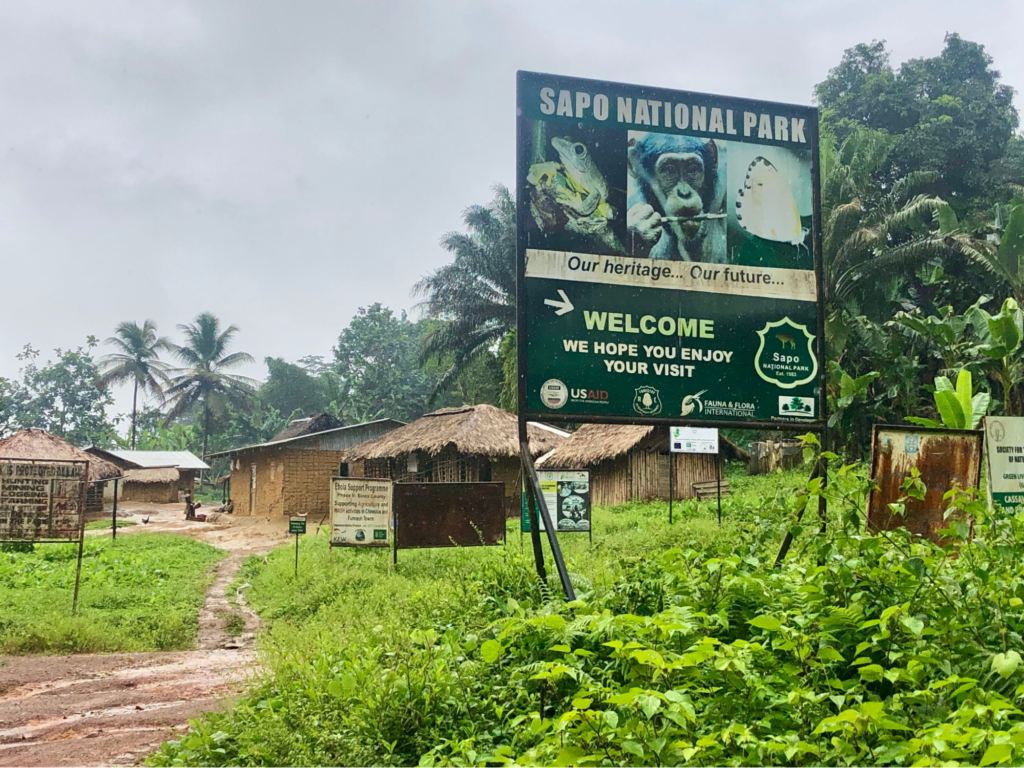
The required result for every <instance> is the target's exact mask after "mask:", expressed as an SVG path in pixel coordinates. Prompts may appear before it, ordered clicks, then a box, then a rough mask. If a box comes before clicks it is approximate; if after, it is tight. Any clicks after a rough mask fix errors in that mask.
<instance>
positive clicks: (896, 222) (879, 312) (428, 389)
mask: <svg viewBox="0 0 1024 768" xmlns="http://www.w3.org/2000/svg"><path fill="white" fill-rule="evenodd" d="M1013 95H1014V90H1013V89H1012V88H1011V87H1010V86H1009V85H1007V84H1005V83H1002V82H1001V81H1000V74H999V72H998V71H997V70H996V69H994V68H993V61H992V59H991V57H989V56H988V54H986V52H985V50H984V47H983V46H982V45H980V44H978V43H974V42H971V41H968V40H964V39H962V38H961V37H960V36H959V35H956V34H950V35H948V36H947V37H946V40H945V45H944V48H943V50H942V52H941V53H940V54H939V55H938V56H935V57H932V58H921V59H912V60H909V61H906V62H904V63H903V64H902V65H900V66H898V67H894V66H893V64H892V63H891V62H890V59H889V54H888V52H887V50H886V48H885V44H884V42H882V41H874V42H871V43H866V44H861V45H858V46H856V47H854V48H852V49H850V50H848V51H846V53H845V54H844V56H843V58H842V60H841V61H840V62H839V64H838V65H837V66H836V67H835V68H834V69H832V70H831V71H830V72H829V73H828V75H827V77H826V78H825V79H824V80H823V81H822V82H821V83H819V84H818V85H817V86H816V88H815V90H814V98H815V101H816V102H817V104H818V106H819V107H820V109H821V116H822V147H821V174H822V209H823V211H822V212H823V216H822V224H823V242H824V248H823V259H824V269H825V286H826V301H827V325H826V337H827V341H828V354H829V358H830V360H829V362H828V366H829V367H828V396H829V408H830V423H831V425H832V426H833V427H835V429H834V430H833V435H834V441H835V446H834V447H836V448H839V449H841V450H843V451H844V452H845V453H846V454H847V455H849V456H851V457H857V456H859V455H861V454H862V453H863V451H864V450H865V444H866V437H867V435H868V434H869V431H870V426H871V424H872V423H877V422H890V423H892V422H895V423H900V422H903V421H904V420H906V419H908V418H912V419H917V420H921V419H929V420H936V421H942V422H944V423H950V418H952V417H951V416H949V414H947V413H945V412H944V411H945V410H947V409H946V408H944V404H945V403H946V399H944V395H942V392H943V391H944V390H947V388H949V387H950V386H951V382H952V381H955V380H956V379H957V376H958V374H959V373H960V372H961V371H967V372H969V373H970V374H971V378H970V382H971V383H970V388H971V390H972V391H971V393H970V394H971V395H984V394H988V395H990V396H991V397H990V398H989V399H987V400H985V408H986V409H990V410H991V412H995V413H1010V414H1021V413H1024V391H1022V389H1021V378H1022V375H1024V348H1022V338H1024V332H1022V311H1021V309H1020V308H1019V303H1020V302H1022V301H1024V259H1022V257H1024V136H1022V135H1021V134H1019V133H1018V128H1019V116H1018V113H1017V111H1016V109H1015V108H1014V106H1013ZM463 219H464V223H465V231H462V232H451V233H448V234H446V235H444V236H443V237H442V238H441V246H442V248H444V249H445V250H447V251H448V252H449V253H450V254H451V256H452V259H451V261H450V263H448V264H446V265H445V266H443V267H441V268H439V269H437V270H436V271H434V272H433V273H431V274H429V275H426V276H425V277H424V278H423V279H422V280H421V281H420V282H419V283H418V284H417V285H416V286H414V288H413V296H414V298H415V299H416V300H417V302H418V305H417V308H418V310H420V312H419V314H420V315H421V317H420V319H416V320H414V319H411V318H410V317H408V316H407V315H406V313H405V312H396V311H394V310H392V309H390V308H388V307H385V306H382V305H381V304H380V303H372V304H369V305H367V306H365V307H362V308H360V309H359V311H358V312H357V314H356V315H355V316H354V317H353V318H352V319H351V320H350V321H349V323H348V324H347V325H346V326H345V327H344V328H342V329H340V331H339V334H338V338H337V342H336V344H335V345H334V347H333V348H332V349H331V350H329V351H328V350H310V354H309V355H307V356H306V357H302V358H300V359H298V360H296V361H294V362H292V361H288V360H285V359H283V358H280V357H267V358H266V359H265V360H264V362H265V365H266V368H267V375H266V378H265V379H264V380H262V381H255V380H252V379H249V378H246V377H244V376H240V375H239V374H238V373H237V369H238V367H239V366H240V365H242V364H244V363H247V362H251V358H250V357H249V356H248V355H247V354H245V353H244V352H242V351H239V350H238V349H237V348H238V347H244V346H245V344H244V336H243V335H242V333H241V331H240V330H239V329H238V328H236V327H235V326H232V325H225V324H224V323H223V322H222V321H221V320H220V319H219V318H217V317H215V316H213V315H212V314H208V313H204V314H202V315H200V316H199V317H197V318H195V319H194V320H193V321H192V322H191V323H186V324H183V325H179V326H178V327H177V339H178V340H177V341H175V340H172V339H170V338H168V337H162V336H158V335H157V328H156V326H155V324H154V323H152V322H151V321H148V320H147V321H145V322H144V323H143V324H142V325H139V324H138V323H135V322H125V323H122V324H121V325H119V326H118V327H117V328H116V329H115V331H114V334H113V335H112V336H111V337H110V338H109V339H107V340H106V341H105V342H103V343H102V344H101V342H100V341H99V339H97V338H96V337H93V336H90V337H88V338H87V339H86V340H85V341H84V343H83V344H82V346H78V347H75V348H73V349H57V350H54V351H53V353H52V354H51V355H42V354H41V353H40V352H39V350H37V349H35V348H33V347H32V346H30V345H26V346H25V347H24V350H23V351H22V353H20V354H19V355H18V360H19V363H20V372H19V375H18V376H17V377H13V378H10V379H4V378H0V436H3V435H5V434H9V433H10V432H11V431H13V430H16V429H19V428H22V427H28V426H37V427H42V428H44V429H47V430H49V431H50V432H53V433H54V434H57V435H59V436H62V437H65V438H66V439H68V440H70V441H72V442H74V443H76V444H79V445H87V444H96V445H101V446H113V445H125V446H132V445H134V446H135V447H138V448H166V449H176V448H189V449H191V450H193V451H195V452H196V453H203V454H205V453H210V452H214V451H216V450H220V449H225V448H229V447H232V446H236V445H240V444H248V443H254V442H260V441H263V440H266V439H268V438H270V437H271V436H272V435H274V434H275V433H276V432H278V431H279V430H280V429H282V428H283V427H284V426H285V425H286V424H287V422H288V421H289V419H292V418H295V417H299V416H305V415H309V414H312V413H317V412H328V413H331V414H333V415H335V416H337V417H338V418H340V419H341V420H342V421H344V422H345V423H357V422H360V421H365V420H370V419H377V418H384V417H390V418H396V419H401V420H410V419H413V418H415V417H417V416H419V415H420V414H422V413H424V412H426V411H428V410H430V409H432V408H435V407H441V406H446V405H456V404H461V403H492V404H499V405H501V406H503V407H506V408H514V405H515V335H514V330H513V326H514V322H515V203H514V198H513V195H512V193H510V192H509V190H507V189H506V188H504V187H502V186H497V187H495V193H494V198H493V200H492V201H490V202H489V203H488V204H486V205H479V206H472V207H470V208H469V209H467V210H466V211H465V213H464V216H463ZM44 358H45V359H44ZM961 381H964V379H961ZM116 385H125V386H129V387H132V390H133V408H132V411H131V413H128V414H123V415H117V416H111V415H110V413H109V411H110V408H111V405H112V403H113V398H112V397H111V394H110V387H112V386H116ZM979 402H980V401H979ZM961 416H962V414H961ZM968 420H969V419H968Z"/></svg>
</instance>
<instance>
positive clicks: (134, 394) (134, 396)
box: [132, 379, 139, 451]
mask: <svg viewBox="0 0 1024 768" xmlns="http://www.w3.org/2000/svg"><path fill="white" fill-rule="evenodd" d="M138 399H139V380H138V379H136V380H135V391H134V392H132V450H133V451H134V450H135V414H136V413H137V410H136V403H137V402H138Z"/></svg>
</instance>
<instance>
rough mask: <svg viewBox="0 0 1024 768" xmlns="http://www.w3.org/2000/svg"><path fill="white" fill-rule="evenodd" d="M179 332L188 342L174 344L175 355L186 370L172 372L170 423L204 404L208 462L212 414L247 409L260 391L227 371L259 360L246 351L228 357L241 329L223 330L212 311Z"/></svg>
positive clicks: (172, 348) (169, 396) (169, 387)
mask: <svg viewBox="0 0 1024 768" xmlns="http://www.w3.org/2000/svg"><path fill="white" fill-rule="evenodd" d="M178 330H179V331H181V332H182V333H184V334H185V343H184V344H182V345H178V344H172V345H171V352H173V353H174V356H175V357H177V358H178V360H179V361H181V363H182V364H183V367H181V368H175V369H174V370H173V371H171V375H170V378H169V383H168V387H167V390H166V392H165V394H166V397H167V402H168V403H169V405H170V408H169V409H168V411H167V417H166V422H170V421H172V420H173V419H176V418H178V417H179V416H182V415H184V414H186V413H189V412H191V411H193V410H194V409H195V408H197V407H198V406H199V405H200V404H201V405H202V408H203V460H204V461H205V460H206V448H207V444H208V439H209V433H210V414H211V413H218V412H220V411H222V410H223V409H224V408H225V406H227V405H228V404H231V405H235V406H243V405H245V404H246V403H247V402H248V400H249V398H250V397H251V396H252V395H253V394H254V393H255V391H256V385H257V382H256V381H255V380H254V379H250V378H248V377H247V376H239V375H238V374H235V373H227V372H226V371H227V370H228V369H231V368H237V367H238V366H240V365H244V364H246V363H252V362H255V361H254V360H253V357H252V355H250V354H248V353H246V352H232V353H231V354H227V350H228V347H230V346H231V342H232V341H233V340H234V337H235V334H236V333H238V327H237V326H234V325H229V326H228V327H227V328H225V329H224V330H223V331H222V330H221V328H220V320H218V319H217V317H216V315H214V314H213V313H211V312H203V313H202V314H201V315H199V316H198V317H196V319H195V322H193V323H190V324H186V325H179V326H178Z"/></svg>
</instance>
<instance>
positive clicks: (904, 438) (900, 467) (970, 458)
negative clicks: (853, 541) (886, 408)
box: [868, 424, 983, 542]
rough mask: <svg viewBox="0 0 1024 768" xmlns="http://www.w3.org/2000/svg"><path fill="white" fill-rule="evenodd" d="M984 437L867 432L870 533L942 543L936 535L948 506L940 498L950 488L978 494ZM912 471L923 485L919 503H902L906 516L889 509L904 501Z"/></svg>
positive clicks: (899, 429) (878, 428)
mask: <svg viewBox="0 0 1024 768" xmlns="http://www.w3.org/2000/svg"><path fill="white" fill-rule="evenodd" d="M982 443H983V433H982V432H981V430H967V429H925V428H922V427H903V426H892V425H886V424H878V425H875V427H874V428H873V429H872V431H871V480H872V482H873V483H874V487H872V490H871V493H870V495H869V496H868V523H869V524H870V527H871V528H872V529H873V530H883V531H891V530H894V529H896V528H901V527H904V526H905V527H906V528H907V529H909V530H910V531H911V532H912V533H915V534H917V535H918V536H923V537H927V538H929V539H931V540H932V541H936V542H941V540H942V537H941V536H939V534H938V532H939V531H940V530H942V529H944V528H948V527H949V525H948V522H947V521H946V520H945V519H944V514H945V511H946V509H947V508H948V507H949V502H948V501H945V500H944V499H943V498H942V497H943V495H944V494H945V493H946V492H947V491H949V490H951V489H952V488H954V487H960V488H977V487H978V484H979V482H980V481H981V459H982ZM914 468H917V470H918V471H919V472H920V473H921V475H920V479H921V481H922V482H923V483H924V485H925V488H926V489H927V490H926V492H925V497H924V499H923V500H919V499H906V501H905V504H906V507H905V510H906V514H905V516H902V517H901V516H900V515H897V514H895V513H894V512H893V511H892V510H891V509H890V508H889V505H890V504H894V503H896V502H898V501H899V500H900V497H902V496H904V495H905V492H904V490H903V483H904V482H905V481H906V479H907V478H908V477H910V476H911V472H912V470H913V469H914Z"/></svg>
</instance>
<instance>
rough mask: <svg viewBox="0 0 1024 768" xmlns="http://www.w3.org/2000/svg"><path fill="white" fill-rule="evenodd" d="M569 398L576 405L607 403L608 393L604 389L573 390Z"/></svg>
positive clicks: (570, 391)
mask: <svg viewBox="0 0 1024 768" xmlns="http://www.w3.org/2000/svg"><path fill="white" fill-rule="evenodd" d="M569 396H570V397H571V398H572V401H573V402H574V403H606V402H608V392H607V391H606V390H603V389H572V390H569Z"/></svg>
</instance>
